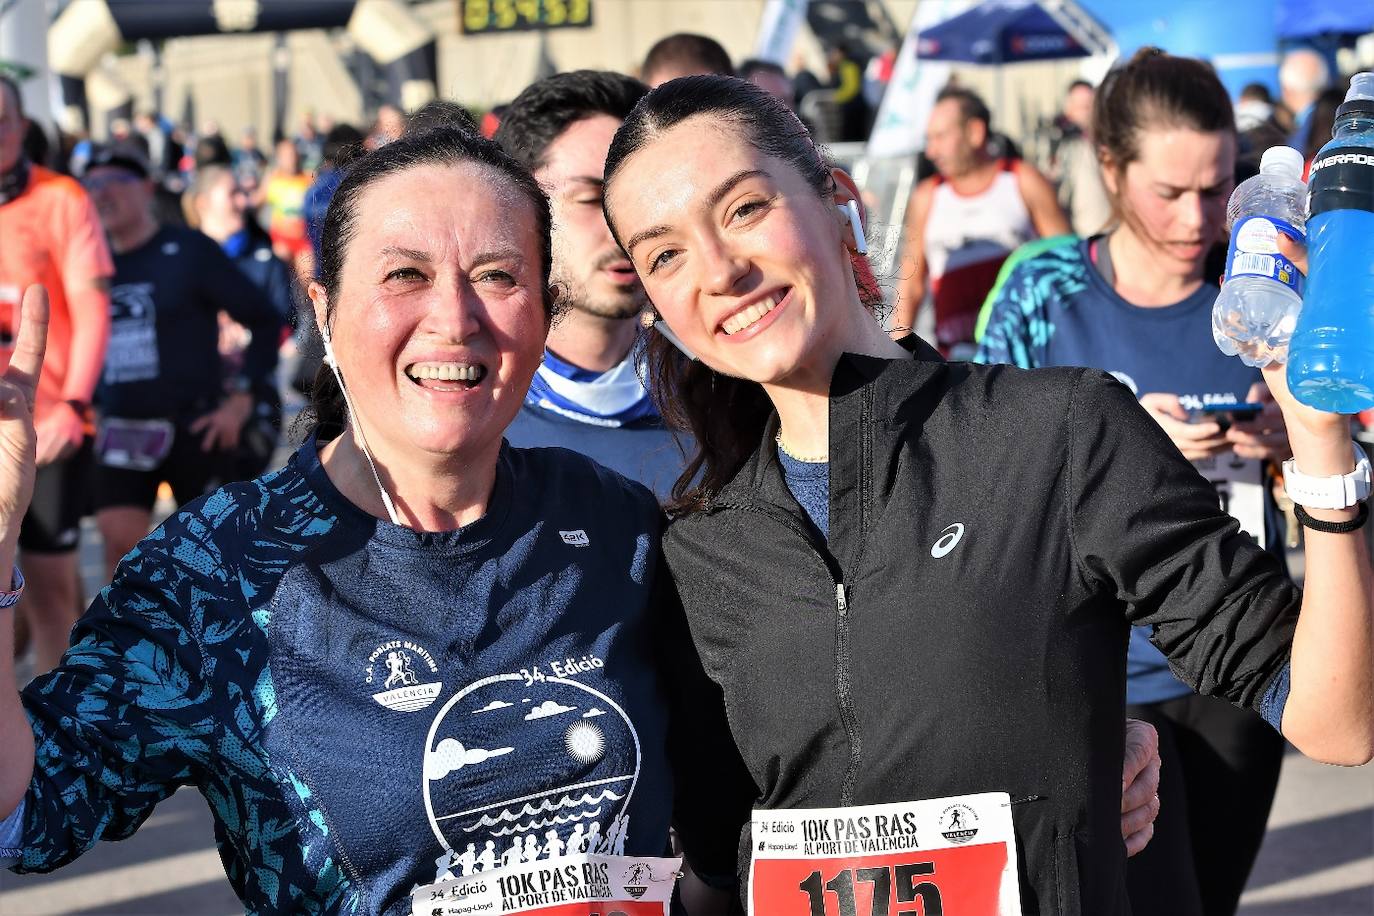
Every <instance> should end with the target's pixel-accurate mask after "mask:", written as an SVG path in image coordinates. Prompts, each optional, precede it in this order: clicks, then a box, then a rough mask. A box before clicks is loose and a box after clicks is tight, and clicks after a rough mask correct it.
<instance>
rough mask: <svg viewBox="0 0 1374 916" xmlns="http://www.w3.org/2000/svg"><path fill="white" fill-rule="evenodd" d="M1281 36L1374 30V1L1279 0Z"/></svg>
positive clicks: (1279, 28) (1336, 33) (1358, 32)
mask: <svg viewBox="0 0 1374 916" xmlns="http://www.w3.org/2000/svg"><path fill="white" fill-rule="evenodd" d="M1278 31H1279V37H1280V38H1287V39H1293V38H1310V37H1312V36H1315V35H1363V34H1364V33H1365V32H1374V3H1369V2H1351V0H1280V2H1279V5H1278Z"/></svg>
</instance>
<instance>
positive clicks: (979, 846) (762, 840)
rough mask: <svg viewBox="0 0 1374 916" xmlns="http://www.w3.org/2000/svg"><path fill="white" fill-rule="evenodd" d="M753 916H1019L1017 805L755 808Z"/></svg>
mask: <svg viewBox="0 0 1374 916" xmlns="http://www.w3.org/2000/svg"><path fill="white" fill-rule="evenodd" d="M749 872H750V879H749V916H888V914H894V913H895V914H911V916H935V914H940V913H948V914H951V916H953V914H956V913H957V914H958V916H1020V913H1021V901H1020V891H1019V889H1018V883H1017V873H1016V843H1015V838H1014V836H1013V833H1012V822H1011V799H1010V797H1009V796H1008V795H1007V793H1005V792H985V793H982V794H980V795H961V796H955V797H951V798H933V799H928V800H925V801H916V802H899V803H896V804H891V805H867V806H863V807H854V808H808V809H794V810H790V811H789V810H779V811H755V812H754V817H753V860H752V862H751V863H750V866H749Z"/></svg>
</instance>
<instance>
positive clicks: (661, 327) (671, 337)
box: [654, 318, 697, 360]
mask: <svg viewBox="0 0 1374 916" xmlns="http://www.w3.org/2000/svg"><path fill="white" fill-rule="evenodd" d="M654 330H656V331H658V333H660V334H662V335H663V336H664V337H666V338H668V342H669V343H670V344H672V345H673V346H675V347H677V348H678V349H679V350H681V351H682V355H683V356H685V357H687V358H688V359H693V360H694V359H696V358H697V355H696V354H695V353H693V352H692V351H691V350H689V349H687V347H686V346H685V345H684V344H683V342H682V341H680V340H678V339H677V335H676V334H674V333H673V329H672V328H670V327H668V322H666V321H664V320H663V319H662V318H659V319H657V320H655V321H654Z"/></svg>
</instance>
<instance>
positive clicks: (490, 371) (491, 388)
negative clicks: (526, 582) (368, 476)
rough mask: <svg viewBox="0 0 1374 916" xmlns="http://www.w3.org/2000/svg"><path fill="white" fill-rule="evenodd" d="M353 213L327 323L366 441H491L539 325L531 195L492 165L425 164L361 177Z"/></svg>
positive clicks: (541, 313)
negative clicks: (371, 178)
mask: <svg viewBox="0 0 1374 916" xmlns="http://www.w3.org/2000/svg"><path fill="white" fill-rule="evenodd" d="M353 225H354V227H355V228H354V232H353V235H352V237H351V239H350V240H349V241H348V248H347V257H346V259H345V261H344V265H343V269H342V271H341V274H340V277H339V283H338V292H337V296H336V301H335V302H333V303H332V308H331V310H330V311H331V313H332V314H331V318H332V322H331V336H332V343H333V348H334V352H335V354H336V357H337V359H338V362H339V368H340V371H341V372H342V374H343V377H344V383H345V384H346V385H347V386H348V390H349V394H350V396H351V397H352V400H353V404H354V407H355V408H356V409H357V411H358V413H359V415H360V417H361V419H362V421H363V425H364V428H365V430H366V434H367V439H368V443H369V445H370V446H371V447H372V448H373V449H374V450H377V451H378V452H381V453H383V454H385V455H386V456H387V457H389V458H390V459H391V460H396V459H398V458H399V459H401V460H405V457H406V456H407V454H412V453H413V452H414V451H416V450H419V451H423V452H428V453H432V454H448V453H471V452H473V451H481V450H484V449H486V448H494V447H496V446H497V445H498V444H499V442H500V439H501V436H502V434H503V432H504V431H505V428H506V426H507V425H509V423H510V422H511V420H512V419H513V418H514V416H515V414H516V412H517V411H518V410H519V409H520V405H521V403H522V402H523V399H524V396H525V392H526V390H527V389H528V388H529V383H530V378H531V376H532V375H533V374H534V371H535V369H536V368H537V367H538V365H539V359H540V356H541V354H542V352H543V347H544V337H545V333H546V331H547V328H548V318H547V315H546V312H545V309H544V301H543V289H542V280H543V274H542V269H543V265H542V264H541V263H540V261H541V255H540V251H541V245H540V239H539V230H538V227H537V222H536V219H535V215H534V212H533V206H532V205H531V203H530V202H529V201H528V200H526V199H525V198H524V197H523V196H521V194H520V193H519V192H518V191H516V190H515V189H513V188H512V187H510V185H509V182H508V180H507V179H506V178H505V176H503V175H501V174H500V173H499V172H497V171H496V170H495V169H492V168H490V167H488V166H484V165H480V164H473V163H464V164H460V165H424V166H420V167H417V168H411V169H406V170H404V171H400V172H396V173H394V174H391V175H388V176H386V177H384V178H381V179H379V180H377V181H376V182H375V183H373V184H372V185H370V186H369V187H368V188H367V189H366V190H365V191H364V192H363V193H362V194H361V195H360V197H359V199H358V204H357V212H356V217H355V219H354V221H353ZM316 289H318V287H317V288H316ZM313 293H314V291H312V294H313ZM318 307H319V302H318V301H317V309H318Z"/></svg>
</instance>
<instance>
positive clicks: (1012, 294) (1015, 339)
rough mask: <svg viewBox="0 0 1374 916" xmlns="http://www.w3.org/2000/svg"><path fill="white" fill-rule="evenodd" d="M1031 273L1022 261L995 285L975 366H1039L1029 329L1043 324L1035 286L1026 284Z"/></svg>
mask: <svg viewBox="0 0 1374 916" xmlns="http://www.w3.org/2000/svg"><path fill="white" fill-rule="evenodd" d="M1033 273H1034V264H1033V262H1030V261H1022V262H1021V263H1020V264H1018V265H1016V266H1015V267H1014V268H1012V270H1011V272H1010V273H1009V274H1008V275H1007V277H1006V280H1005V282H1003V283H1001V284H999V285H998V287H997V289H996V291H995V298H993V299H992V300H991V301H990V303H989V305H988V309H987V312H986V314H985V318H986V325H985V328H984V331H983V337H982V339H981V340H980V341H979V343H978V354H977V355H976V356H974V358H973V360H974V362H978V363H1006V364H1009V365H1013V366H1020V367H1021V368H1022V369H1033V368H1035V367H1036V366H1038V365H1040V361H1039V360H1038V359H1036V350H1037V347H1036V341H1035V340H1034V335H1033V332H1032V328H1033V327H1034V326H1035V325H1037V324H1041V325H1043V324H1044V319H1043V314H1044V308H1043V304H1042V303H1041V302H1039V301H1038V299H1037V297H1036V296H1035V292H1036V287H1035V284H1034V283H1033V282H1028V279H1029V278H1028V277H1027V274H1033Z"/></svg>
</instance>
